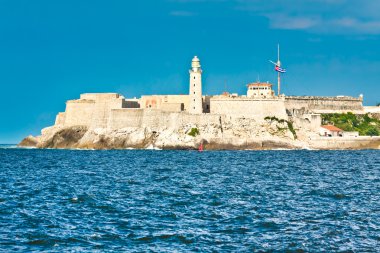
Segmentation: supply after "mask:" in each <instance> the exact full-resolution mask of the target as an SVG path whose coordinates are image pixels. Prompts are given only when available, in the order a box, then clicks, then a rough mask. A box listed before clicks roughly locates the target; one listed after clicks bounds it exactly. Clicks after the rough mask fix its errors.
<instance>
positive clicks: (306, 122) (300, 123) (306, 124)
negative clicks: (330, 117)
mask: <svg viewBox="0 0 380 253" xmlns="http://www.w3.org/2000/svg"><path fill="white" fill-rule="evenodd" d="M291 121H292V122H293V123H294V124H295V126H296V127H297V128H303V129H309V130H311V131H315V132H318V131H319V129H320V127H321V122H322V118H321V115H320V114H305V115H303V116H302V117H291Z"/></svg>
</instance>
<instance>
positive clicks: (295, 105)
mask: <svg viewBox="0 0 380 253" xmlns="http://www.w3.org/2000/svg"><path fill="white" fill-rule="evenodd" d="M285 107H286V111H287V113H288V115H293V116H299V115H303V114H305V113H335V112H337V113H343V112H354V113H363V100H362V98H361V97H359V98H354V97H346V96H342V97H314V96H287V97H285Z"/></svg>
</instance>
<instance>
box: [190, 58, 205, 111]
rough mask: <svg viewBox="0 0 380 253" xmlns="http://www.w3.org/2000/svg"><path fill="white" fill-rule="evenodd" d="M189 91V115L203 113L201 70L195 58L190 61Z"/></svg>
mask: <svg viewBox="0 0 380 253" xmlns="http://www.w3.org/2000/svg"><path fill="white" fill-rule="evenodd" d="M189 73H190V89H189V99H190V103H189V113H192V114H199V113H202V112H203V108H202V69H201V63H200V61H199V59H198V57H197V56H194V58H193V60H192V61H191V69H190V71H189Z"/></svg>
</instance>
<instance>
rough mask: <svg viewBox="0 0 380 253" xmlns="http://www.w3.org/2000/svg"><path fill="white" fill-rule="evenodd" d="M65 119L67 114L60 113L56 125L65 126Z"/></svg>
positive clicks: (56, 118)
mask: <svg viewBox="0 0 380 253" xmlns="http://www.w3.org/2000/svg"><path fill="white" fill-rule="evenodd" d="M65 118H66V113H65V112H59V113H58V114H57V116H56V117H55V124H54V125H56V126H63V125H65Z"/></svg>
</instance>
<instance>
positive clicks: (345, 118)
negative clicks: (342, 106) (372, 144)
mask: <svg viewBox="0 0 380 253" xmlns="http://www.w3.org/2000/svg"><path fill="white" fill-rule="evenodd" d="M322 124H323V125H334V126H336V127H338V128H340V129H342V130H343V131H357V132H359V135H365V136H379V135H380V120H378V119H375V118H371V117H370V116H369V115H368V114H365V115H355V114H353V113H350V112H349V113H332V114H322Z"/></svg>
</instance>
